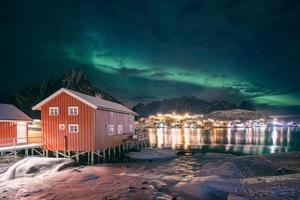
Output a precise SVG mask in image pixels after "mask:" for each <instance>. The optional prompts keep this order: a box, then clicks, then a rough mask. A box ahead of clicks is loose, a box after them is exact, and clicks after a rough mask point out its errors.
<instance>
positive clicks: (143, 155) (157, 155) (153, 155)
mask: <svg viewBox="0 0 300 200" xmlns="http://www.w3.org/2000/svg"><path fill="white" fill-rule="evenodd" d="M125 155H126V156H127V157H129V158H131V159H135V160H159V159H171V158H176V156H177V155H176V152H175V151H172V150H168V149H152V148H147V149H144V150H142V151H141V152H129V153H127V154H125Z"/></svg>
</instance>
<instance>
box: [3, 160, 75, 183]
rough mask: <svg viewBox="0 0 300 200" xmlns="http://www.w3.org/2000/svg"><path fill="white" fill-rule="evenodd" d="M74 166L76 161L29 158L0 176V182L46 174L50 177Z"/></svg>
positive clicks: (17, 163)
mask: <svg viewBox="0 0 300 200" xmlns="http://www.w3.org/2000/svg"><path fill="white" fill-rule="evenodd" d="M73 164H74V161H73V160H72V159H68V158H44V157H27V158H24V159H22V160H20V161H18V162H16V163H15V164H13V165H12V166H11V167H10V168H9V169H8V170H7V171H6V172H5V173H3V174H2V175H1V176H0V181H6V180H10V179H16V178H22V177H33V176H37V175H45V174H47V175H49V174H51V173H54V172H57V171H60V170H62V169H65V168H67V167H69V166H72V165H73Z"/></svg>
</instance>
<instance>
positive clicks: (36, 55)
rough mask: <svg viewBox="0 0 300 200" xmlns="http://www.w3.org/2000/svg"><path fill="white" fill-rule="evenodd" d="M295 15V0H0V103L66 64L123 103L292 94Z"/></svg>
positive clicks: (299, 6) (295, 85) (298, 83)
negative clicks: (81, 72) (183, 98)
mask: <svg viewBox="0 0 300 200" xmlns="http://www.w3.org/2000/svg"><path fill="white" fill-rule="evenodd" d="M299 10H300V2H299V1H297V0H288V1H287V0H276V1H272V2H270V1H267V0H263V1H246V0H245V1H244V0H242V1H235V0H229V1H228V0H226V1H223V0H221V1H217V0H216V1H215V0H201V1H198V0H188V1H181V0H175V1H171V2H170V1H155V0H154V1H153V0H151V1H143V2H141V1H138V0H132V1H118V0H112V1H96V0H95V1H94V0H89V1H85V2H80V1H55V2H53V1H34V0H29V1H14V0H7V1H3V2H1V7H0V20H1V25H2V27H1V32H0V42H1V47H0V55H1V66H0V67H1V68H0V70H1V71H0V76H1V79H0V84H1V85H5V86H6V87H1V89H0V94H1V98H2V99H5V98H7V97H9V96H10V94H12V93H14V92H16V91H17V90H20V89H22V88H23V87H24V86H25V85H27V84H28V83H30V82H37V81H42V80H45V79H48V78H52V77H53V78H55V77H58V76H60V75H61V74H62V73H64V72H65V71H67V70H69V69H71V68H75V67H81V68H82V69H84V70H86V71H87V72H88V73H89V75H90V76H91V78H92V79H93V81H94V82H95V83H96V84H97V85H98V86H99V87H103V88H105V89H106V90H108V91H109V92H112V93H114V94H115V96H117V97H119V98H122V99H124V100H125V101H128V103H130V104H133V102H134V103H135V102H137V101H138V100H140V101H148V100H150V99H155V98H157V99H160V98H164V97H174V96H182V95H184V94H194V95H198V96H199V97H201V98H204V99H219V98H223V99H229V100H232V101H239V100H241V99H244V98H246V99H252V98H256V97H259V96H264V95H279V94H289V93H298V92H299V91H300V79H299V73H300V69H299V64H300V57H299V55H298V52H299V50H300V40H299V34H300V26H299V21H300V14H299ZM0 100H1V99H0Z"/></svg>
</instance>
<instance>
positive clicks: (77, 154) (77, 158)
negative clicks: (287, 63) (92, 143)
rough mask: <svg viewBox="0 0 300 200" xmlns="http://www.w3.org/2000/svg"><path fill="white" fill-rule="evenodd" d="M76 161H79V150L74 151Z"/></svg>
mask: <svg viewBox="0 0 300 200" xmlns="http://www.w3.org/2000/svg"><path fill="white" fill-rule="evenodd" d="M76 161H77V162H79V152H78V151H76Z"/></svg>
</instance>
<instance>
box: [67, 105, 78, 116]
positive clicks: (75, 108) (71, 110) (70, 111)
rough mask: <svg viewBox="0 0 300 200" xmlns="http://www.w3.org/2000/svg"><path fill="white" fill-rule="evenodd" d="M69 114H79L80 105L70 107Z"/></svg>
mask: <svg viewBox="0 0 300 200" xmlns="http://www.w3.org/2000/svg"><path fill="white" fill-rule="evenodd" d="M68 115H78V107H77V106H71V107H68Z"/></svg>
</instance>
